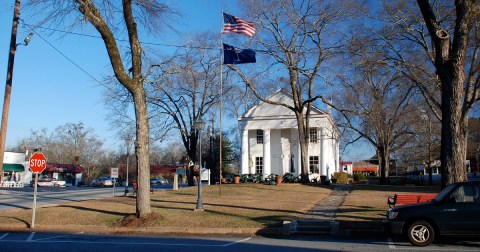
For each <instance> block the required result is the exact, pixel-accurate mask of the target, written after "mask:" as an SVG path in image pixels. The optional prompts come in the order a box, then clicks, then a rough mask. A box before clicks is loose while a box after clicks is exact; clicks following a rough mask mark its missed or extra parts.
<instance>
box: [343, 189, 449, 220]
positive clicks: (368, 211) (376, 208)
mask: <svg viewBox="0 0 480 252" xmlns="http://www.w3.org/2000/svg"><path fill="white" fill-rule="evenodd" d="M439 191H440V188H439V187H417V186H412V187H408V186H378V185H377V186H375V185H354V186H352V191H351V192H350V193H349V194H348V196H347V197H346V199H345V201H344V202H343V204H342V206H341V207H340V208H339V210H338V212H337V214H336V220H338V221H340V225H341V227H342V228H344V229H347V228H352V229H353V228H355V229H380V228H381V225H382V224H381V221H382V220H383V219H385V213H386V211H387V210H388V204H387V199H388V197H392V196H393V195H395V193H415V192H428V193H431V192H436V193H438V192H439Z"/></svg>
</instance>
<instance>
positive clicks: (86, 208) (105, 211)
mask: <svg viewBox="0 0 480 252" xmlns="http://www.w3.org/2000/svg"><path fill="white" fill-rule="evenodd" d="M57 207H61V208H72V209H77V210H83V211H90V212H96V213H103V214H111V215H116V216H123V217H125V216H127V215H129V214H128V213H120V212H114V211H107V210H100V209H95V208H88V207H82V206H70V205H60V206H57Z"/></svg>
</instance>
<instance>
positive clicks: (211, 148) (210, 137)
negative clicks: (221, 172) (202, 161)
mask: <svg viewBox="0 0 480 252" xmlns="http://www.w3.org/2000/svg"><path fill="white" fill-rule="evenodd" d="M212 125H213V120H212ZM208 137H209V139H210V152H209V154H208V167H210V171H213V172H212V175H213V183H215V177H216V172H215V167H214V164H213V127H212V126H208ZM211 178H212V176H210V179H211Z"/></svg>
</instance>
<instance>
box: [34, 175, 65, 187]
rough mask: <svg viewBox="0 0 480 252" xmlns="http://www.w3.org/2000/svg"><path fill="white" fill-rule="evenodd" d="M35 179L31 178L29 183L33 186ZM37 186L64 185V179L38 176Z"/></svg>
mask: <svg viewBox="0 0 480 252" xmlns="http://www.w3.org/2000/svg"><path fill="white" fill-rule="evenodd" d="M34 181H35V180H32V181H31V182H30V184H31V185H32V186H33V185H34V183H35V182H34ZM37 186H55V187H60V186H65V181H62V180H57V179H56V178H52V177H41V178H38V181H37Z"/></svg>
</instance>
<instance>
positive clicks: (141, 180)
mask: <svg viewBox="0 0 480 252" xmlns="http://www.w3.org/2000/svg"><path fill="white" fill-rule="evenodd" d="M30 6H31V7H34V8H36V10H38V11H39V13H41V14H43V15H46V20H45V21H51V22H50V23H51V24H54V25H58V24H66V23H67V22H68V21H69V20H70V18H72V19H71V20H72V24H71V26H73V25H75V24H82V23H85V22H87V23H89V24H91V25H93V27H94V28H95V29H96V30H97V32H98V33H99V34H100V35H101V37H102V39H103V41H104V44H105V48H106V50H107V53H108V57H109V59H110V63H111V66H112V69H113V72H114V74H115V78H116V80H117V81H118V82H119V83H120V84H121V85H122V86H124V87H125V88H126V89H127V90H128V92H129V93H130V94H131V96H132V98H133V103H134V110H135V122H136V142H135V153H136V157H137V171H138V172H137V175H138V193H137V202H136V216H137V217H145V216H146V215H147V214H149V213H150V212H151V209H150V163H149V161H150V160H149V145H150V144H149V143H150V133H149V123H148V113H147V103H146V94H145V89H144V86H143V85H144V80H145V76H144V74H143V72H142V70H143V68H142V46H141V43H140V39H139V30H138V27H137V21H138V22H139V23H140V24H141V25H142V26H143V27H144V28H145V29H146V30H147V31H149V32H152V31H153V32H159V30H158V28H160V27H161V24H165V23H162V22H161V21H162V19H161V18H162V17H164V16H165V14H167V13H169V11H170V9H169V8H168V6H167V5H165V4H162V3H160V2H158V1H150V0H122V1H121V4H120V2H119V1H111V0H110V1H109V0H104V1H94V0H75V1H73V0H71V1H64V0H55V1H51V0H32V1H31V2H30ZM52 6H53V7H52ZM120 31H125V32H126V36H127V37H128V47H127V48H126V49H125V50H126V52H122V51H121V49H120V47H119V46H118V41H119V39H121V38H122V37H121V34H120V33H121V32H120ZM115 33H117V34H115ZM123 53H125V54H123ZM122 55H127V56H122Z"/></svg>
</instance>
